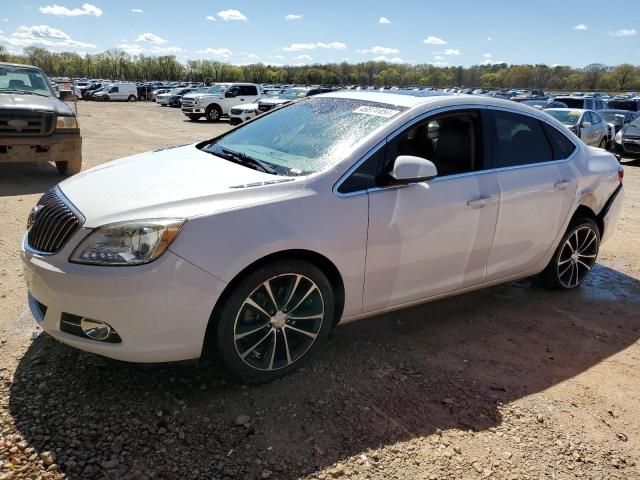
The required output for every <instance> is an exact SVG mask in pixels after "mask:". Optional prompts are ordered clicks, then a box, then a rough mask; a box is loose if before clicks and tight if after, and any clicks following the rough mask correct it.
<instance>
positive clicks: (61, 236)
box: [27, 190, 80, 253]
mask: <svg viewBox="0 0 640 480" xmlns="http://www.w3.org/2000/svg"><path fill="white" fill-rule="evenodd" d="M79 227H80V219H79V218H78V217H77V216H76V214H75V213H73V211H72V210H71V209H70V208H69V207H68V206H67V204H66V203H64V201H62V199H61V198H60V197H59V196H58V195H56V193H55V192H54V190H49V191H48V192H47V193H45V194H44V195H43V196H42V198H40V200H39V201H38V205H37V206H36V207H35V208H34V209H33V210H32V212H31V214H30V215H29V227H28V228H29V233H28V235H27V242H28V244H29V246H30V247H31V248H33V249H34V250H38V251H39V252H44V253H56V252H58V251H59V250H60V249H61V248H62V247H64V246H65V244H66V243H67V242H68V241H69V239H70V238H71V236H72V235H73V234H74V233H75V232H76V231H77V230H78V228H79Z"/></svg>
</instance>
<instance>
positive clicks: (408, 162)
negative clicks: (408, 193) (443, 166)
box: [389, 155, 438, 184]
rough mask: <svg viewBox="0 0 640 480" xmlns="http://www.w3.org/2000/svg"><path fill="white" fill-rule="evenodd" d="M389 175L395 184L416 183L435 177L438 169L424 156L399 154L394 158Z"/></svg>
mask: <svg viewBox="0 0 640 480" xmlns="http://www.w3.org/2000/svg"><path fill="white" fill-rule="evenodd" d="M389 176H390V177H391V178H392V179H393V182H394V183H397V184H408V183H418V182H425V181H427V180H431V179H432V178H435V177H437V176H438V169H437V168H436V166H435V165H434V164H433V162H432V161H431V160H427V159H426V158H421V157H414V156H411V155H400V156H399V157H398V158H396V161H395V162H394V164H393V168H392V169H391V171H390V172H389Z"/></svg>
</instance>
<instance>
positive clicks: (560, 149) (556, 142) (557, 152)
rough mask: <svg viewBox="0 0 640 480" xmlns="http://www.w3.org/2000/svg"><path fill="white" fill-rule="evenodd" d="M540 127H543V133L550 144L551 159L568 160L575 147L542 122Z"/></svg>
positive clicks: (562, 135)
mask: <svg viewBox="0 0 640 480" xmlns="http://www.w3.org/2000/svg"><path fill="white" fill-rule="evenodd" d="M542 126H543V127H544V131H545V133H546V134H547V138H548V139H549V143H550V144H551V148H552V150H553V159H554V160H565V159H567V158H569V157H570V156H571V154H572V153H573V152H574V150H575V149H576V146H575V145H574V144H573V142H572V141H571V140H569V139H568V138H567V136H566V135H564V134H562V133H560V132H559V131H558V130H557V129H555V128H553V127H552V126H551V125H548V124H546V123H544V122H542Z"/></svg>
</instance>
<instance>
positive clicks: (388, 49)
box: [356, 45, 400, 55]
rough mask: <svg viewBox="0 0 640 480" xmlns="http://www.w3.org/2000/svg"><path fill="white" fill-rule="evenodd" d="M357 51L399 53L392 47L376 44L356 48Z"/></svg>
mask: <svg viewBox="0 0 640 480" xmlns="http://www.w3.org/2000/svg"><path fill="white" fill-rule="evenodd" d="M356 52H358V53H376V54H379V55H390V54H392V53H400V50H398V49H397V48H392V47H381V46H379V45H376V46H375V47H371V48H367V49H365V50H356Z"/></svg>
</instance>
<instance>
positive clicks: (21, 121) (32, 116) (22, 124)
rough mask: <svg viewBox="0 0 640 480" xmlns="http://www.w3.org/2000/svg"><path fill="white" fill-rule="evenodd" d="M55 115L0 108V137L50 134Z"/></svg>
mask: <svg viewBox="0 0 640 480" xmlns="http://www.w3.org/2000/svg"><path fill="white" fill-rule="evenodd" d="M54 128H55V115H54V114H53V113H46V112H31V111H24V110H0V137H3V136H4V137H36V136H42V135H50V134H51V133H53V130H54Z"/></svg>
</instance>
